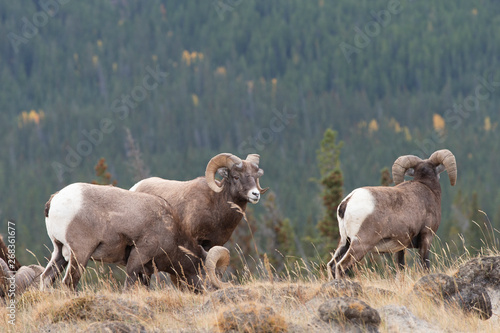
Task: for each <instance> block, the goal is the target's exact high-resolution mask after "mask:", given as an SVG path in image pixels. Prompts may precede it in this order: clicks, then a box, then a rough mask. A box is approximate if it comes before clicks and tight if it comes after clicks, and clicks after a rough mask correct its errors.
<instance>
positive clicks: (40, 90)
mask: <svg viewBox="0 0 500 333" xmlns="http://www.w3.org/2000/svg"><path fill="white" fill-rule="evenodd" d="M0 35H1V36H2V40H3V42H2V43H1V44H0V137H1V145H0V221H1V223H0V232H1V233H2V234H4V235H5V234H6V231H7V221H9V220H10V221H15V222H16V235H17V242H16V247H17V255H18V257H19V259H20V260H21V261H22V262H25V263H26V262H28V263H29V262H34V261H35V259H34V258H33V257H32V255H31V254H30V253H28V252H27V251H25V250H24V249H26V248H28V249H30V250H31V251H32V252H33V253H34V254H35V255H36V256H37V258H38V260H40V261H41V262H42V263H43V264H45V263H46V262H45V259H43V258H44V257H47V256H49V254H50V251H51V250H52V248H51V243H50V241H49V238H48V237H47V233H46V230H45V223H44V213H43V211H44V204H45V202H46V201H47V200H48V199H49V197H50V195H51V194H52V193H54V192H56V191H58V190H59V189H61V188H62V187H64V186H65V185H67V184H69V183H73V182H79V181H83V182H90V181H92V180H95V179H96V177H97V176H96V174H95V170H94V166H95V165H96V164H97V163H98V161H99V160H100V159H101V158H105V160H106V163H107V165H108V169H107V171H108V172H109V173H110V175H111V177H112V179H113V180H116V182H117V186H119V187H123V188H129V187H130V186H132V185H133V184H134V183H135V181H136V180H138V179H140V178H142V177H144V176H147V175H154V176H159V177H163V178H168V179H178V180H188V179H192V178H194V177H197V176H201V175H203V174H204V170H205V166H206V164H207V162H208V161H209V160H210V158H211V157H213V156H215V155H216V154H218V153H220V152H231V153H233V154H236V155H238V156H240V157H242V158H244V157H246V155H247V154H249V153H258V154H260V155H261V162H260V166H261V167H262V168H263V169H264V170H265V175H264V176H263V177H262V179H261V184H262V186H269V187H270V188H271V190H272V191H273V192H274V193H273V194H272V195H271V196H269V194H266V195H264V197H263V200H262V201H261V202H260V203H259V204H258V205H257V206H252V210H253V211H252V212H251V213H252V216H254V220H253V221H255V223H254V225H253V227H254V228H255V232H256V233H257V235H258V232H259V227H262V226H264V225H266V223H267V224H269V222H265V220H266V218H269V216H271V218H275V219H276V218H277V217H276V216H278V218H277V219H278V220H279V221H283V220H284V221H286V223H287V224H286V226H287V228H288V229H293V231H294V233H295V234H296V237H295V239H296V243H297V242H298V243H300V244H299V245H300V246H302V247H303V249H304V250H305V252H306V253H308V254H309V253H313V252H314V248H313V246H312V244H311V243H310V241H308V240H311V239H314V237H316V236H317V233H318V228H317V227H316V225H317V224H318V222H319V221H320V220H321V219H322V218H323V216H324V213H325V208H324V207H323V201H322V191H323V189H322V186H321V183H320V182H319V178H320V169H319V167H318V160H317V152H318V150H319V149H320V142H321V140H322V138H323V135H324V133H325V131H326V130H327V129H328V128H331V129H333V130H334V131H336V132H337V133H338V135H337V140H338V141H342V142H343V145H342V148H341V151H340V155H339V162H338V165H337V167H338V168H339V170H341V171H342V175H343V191H342V192H343V195H344V196H345V195H347V194H348V193H349V192H350V191H351V190H353V189H354V188H356V187H360V186H365V185H379V184H380V179H381V170H382V169H383V168H386V167H388V168H390V167H391V166H392V163H393V162H394V160H395V159H396V158H397V157H398V156H401V155H407V154H414V155H418V156H420V157H422V158H427V157H429V155H430V154H431V153H433V152H434V151H435V150H438V149H442V148H447V149H450V150H451V151H452V152H453V153H454V154H455V156H456V159H457V164H458V181H457V185H456V186H455V187H451V186H450V184H449V181H448V177H447V175H446V174H443V175H442V177H441V186H442V189H443V194H442V216H443V217H442V224H441V226H440V229H439V232H438V236H439V238H440V239H441V241H442V242H461V240H460V237H459V235H460V234H463V235H464V237H465V243H466V246H468V247H470V248H471V249H472V248H476V249H477V248H478V247H480V246H481V242H480V240H479V238H480V236H481V232H479V231H480V230H479V231H478V227H477V225H476V224H475V223H473V222H472V221H475V222H477V223H478V224H479V225H483V224H484V223H489V222H491V224H492V226H493V227H494V228H496V229H500V190H499V185H500V168H499V166H500V154H499V151H500V140H499V139H500V138H499V133H500V128H498V123H499V121H500V119H499V115H500V112H499V111H500V70H499V68H500V57H499V55H500V3H498V2H497V1H493V0H482V1H465V0H444V1H429V0H426V1H397V0H384V1H382V0H373V1H356V2H352V1H344V0H342V1H324V0H314V1H298V0H287V1H284V0H279V1H260V0H259V1H257V0H216V1H166V0H162V1H160V0H156V1H139V0H113V1H112V0H109V1H70V0H46V1H2V2H1V3H0ZM139 151H140V156H139ZM141 163H142V164H141ZM266 197H269V198H270V200H268V201H266ZM482 212H484V214H483V213H482ZM273 216H274V217H273ZM486 216H487V217H486ZM271 224H272V223H271ZM238 233H239V234H246V233H248V227H247V225H246V223H242V224H241V225H240V226H239V228H238ZM496 234H497V236H498V232H497V233H496ZM256 237H257V236H256ZM311 237H312V238H311ZM278 239H282V238H279V237H278ZM292 243H293V242H291V243H290V242H287V244H286V248H287V249H290V248H292V247H294V248H295V245H294V246H292V245H291V244H292ZM335 246H336V244H333V247H335ZM47 247H48V249H47ZM277 247H278V249H279V248H280V242H279V241H278V242H277ZM329 247H331V246H329ZM271 251H272V250H271ZM322 255H323V254H322Z"/></svg>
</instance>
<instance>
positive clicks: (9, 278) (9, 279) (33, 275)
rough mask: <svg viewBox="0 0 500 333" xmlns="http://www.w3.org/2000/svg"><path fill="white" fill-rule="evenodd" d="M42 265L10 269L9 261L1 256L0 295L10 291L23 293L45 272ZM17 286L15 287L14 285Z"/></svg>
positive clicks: (2, 295) (5, 294)
mask: <svg viewBox="0 0 500 333" xmlns="http://www.w3.org/2000/svg"><path fill="white" fill-rule="evenodd" d="M43 269H44V268H43V267H42V266H40V265H29V266H21V267H20V268H19V269H18V270H17V271H12V270H10V268H9V266H8V265H7V263H6V262H5V261H4V260H3V259H2V258H0V279H1V281H2V282H1V285H0V297H5V296H7V295H9V294H10V293H13V292H15V293H16V294H22V293H23V292H24V291H25V290H26V289H28V287H30V286H31V285H36V284H37V283H38V282H39V280H40V275H41V274H42V272H43ZM14 286H15V287H14Z"/></svg>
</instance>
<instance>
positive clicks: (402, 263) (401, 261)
mask: <svg viewBox="0 0 500 333" xmlns="http://www.w3.org/2000/svg"><path fill="white" fill-rule="evenodd" d="M396 258H397V261H398V268H399V269H401V270H403V269H405V267H406V264H405V249H402V250H401V251H398V252H396Z"/></svg>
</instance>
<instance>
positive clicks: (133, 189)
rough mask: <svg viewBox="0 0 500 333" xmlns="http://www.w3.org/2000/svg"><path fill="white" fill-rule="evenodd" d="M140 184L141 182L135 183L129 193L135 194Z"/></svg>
mask: <svg viewBox="0 0 500 333" xmlns="http://www.w3.org/2000/svg"><path fill="white" fill-rule="evenodd" d="M140 183H142V180H141V181H139V182H137V183H135V185H134V186H132V187H131V188H130V190H129V191H132V192H135V191H136V190H137V188H138V187H139V184H140Z"/></svg>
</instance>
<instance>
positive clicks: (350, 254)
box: [335, 238, 379, 278]
mask: <svg viewBox="0 0 500 333" xmlns="http://www.w3.org/2000/svg"><path fill="white" fill-rule="evenodd" d="M367 239H368V238H367ZM378 241H379V239H376V240H375V241H373V240H372V241H371V242H369V243H368V244H362V243H361V242H360V241H359V239H358V238H354V239H353V240H352V241H351V246H349V249H348V250H347V252H346V254H345V255H344V257H343V258H342V259H341V260H340V261H339V262H338V263H337V265H336V266H335V278H342V277H343V276H345V274H346V272H347V271H348V270H349V269H350V268H351V266H353V265H354V264H355V263H357V262H359V261H360V260H361V259H363V257H364V256H365V255H366V254H367V253H368V252H369V251H370V250H371V249H372V248H373V247H374V246H375V244H377V243H378Z"/></svg>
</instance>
